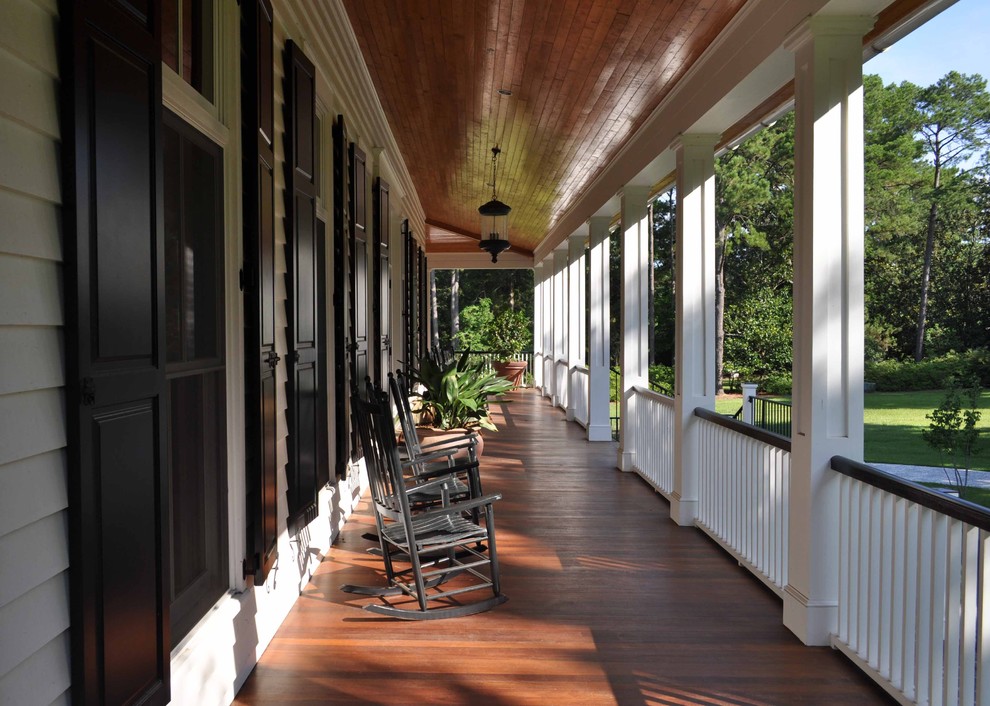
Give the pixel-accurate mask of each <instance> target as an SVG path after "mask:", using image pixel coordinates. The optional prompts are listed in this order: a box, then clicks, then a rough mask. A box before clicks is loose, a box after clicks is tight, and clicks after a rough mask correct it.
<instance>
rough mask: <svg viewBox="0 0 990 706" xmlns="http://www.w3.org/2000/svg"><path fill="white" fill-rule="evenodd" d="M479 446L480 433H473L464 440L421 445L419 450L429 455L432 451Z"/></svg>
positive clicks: (446, 440)
mask: <svg viewBox="0 0 990 706" xmlns="http://www.w3.org/2000/svg"><path fill="white" fill-rule="evenodd" d="M477 445H478V433H477V432H471V433H470V434H468V435H467V436H465V437H464V438H462V439H441V440H440V441H431V442H429V443H426V444H420V445H419V448H420V449H422V450H423V451H424V452H427V453H429V452H430V450H431V449H441V448H445V449H460V448H465V447H469V446H470V447H473V446H477Z"/></svg>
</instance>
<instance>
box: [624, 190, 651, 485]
mask: <svg viewBox="0 0 990 706" xmlns="http://www.w3.org/2000/svg"><path fill="white" fill-rule="evenodd" d="M649 195H650V189H649V187H646V186H629V185H627V186H625V187H623V189H622V206H621V210H620V226H619V227H620V229H621V233H622V235H621V237H622V338H621V341H622V353H621V361H622V383H621V384H622V395H621V403H620V404H621V409H620V412H619V414H620V418H621V422H620V424H621V427H620V432H619V458H618V461H617V463H618V467H619V469H620V470H623V471H631V470H632V469H633V464H634V463H635V460H636V440H635V439H634V438H633V436H632V434H630V433H629V431H630V427H631V425H630V424H628V423H627V420H629V419H632V415H634V414H636V413H637V410H636V401H635V399H633V396H632V389H633V387H635V386H637V385H642V386H645V385H647V381H648V377H647V376H648V357H649V341H648V338H649V335H648V331H649V329H648V327H647V312H648V310H649V308H648V299H647V298H648V297H649V295H650V291H649V287H650V277H649V268H650V266H651V263H650V258H649V247H648V243H649V241H648V240H647V239H648V238H649V237H650V224H649V219H648V218H647V209H646V206H647V201H648V199H649Z"/></svg>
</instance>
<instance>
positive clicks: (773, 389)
mask: <svg viewBox="0 0 990 706" xmlns="http://www.w3.org/2000/svg"><path fill="white" fill-rule="evenodd" d="M793 384H794V381H793V379H792V377H791V374H790V373H770V374H769V375H765V376H764V377H763V379H762V380H760V391H761V392H765V393H767V394H769V395H787V396H790V394H791V387H792V386H793Z"/></svg>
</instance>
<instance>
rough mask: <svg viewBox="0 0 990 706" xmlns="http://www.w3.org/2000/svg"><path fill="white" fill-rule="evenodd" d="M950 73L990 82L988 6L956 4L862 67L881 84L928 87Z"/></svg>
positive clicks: (977, 0)
mask: <svg viewBox="0 0 990 706" xmlns="http://www.w3.org/2000/svg"><path fill="white" fill-rule="evenodd" d="M951 70H956V71H959V72H960V73H964V74H980V75H981V76H983V78H985V79H988V80H990V2H987V0H959V2H957V3H956V4H955V5H952V6H951V7H949V8H948V9H947V10H945V11H943V12H942V13H941V14H939V15H938V16H937V17H935V19H933V20H930V21H929V22H927V23H926V24H924V25H922V26H921V28H919V29H917V30H915V31H914V32H912V33H911V34H909V35H908V36H907V37H905V38H904V39H902V40H901V41H899V42H897V44H895V45H894V46H892V47H891V48H890V49H888V50H887V51H885V52H884V53H883V54H880V55H879V56H877V57H875V58H873V59H870V60H869V61H868V62H866V64H865V65H864V66H863V72H864V73H870V74H879V75H880V77H881V78H883V81H884V83H900V82H901V81H910V82H911V83H915V84H918V85H919V86H929V85H931V84H933V83H935V82H936V81H937V80H938V79H940V78H942V77H943V76H944V75H945V74H947V73H948V72H949V71H951Z"/></svg>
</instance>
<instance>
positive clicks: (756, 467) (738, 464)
mask: <svg viewBox="0 0 990 706" xmlns="http://www.w3.org/2000/svg"><path fill="white" fill-rule="evenodd" d="M695 415H696V416H698V417H699V419H698V420H697V421H698V422H699V424H700V425H701V438H700V451H701V468H700V477H699V488H698V498H699V502H698V518H697V520H696V524H697V525H698V527H700V528H701V529H702V530H703V531H705V532H706V533H707V534H708V535H710V536H711V537H712V538H713V539H715V541H717V542H718V543H719V544H721V545H722V547H723V548H725V549H726V550H727V551H728V552H729V553H730V554H732V555H733V556H734V557H736V559H737V560H739V562H740V563H742V564H743V565H744V566H746V568H748V569H749V570H750V571H751V572H753V574H755V575H756V576H757V577H759V578H760V579H761V580H762V581H763V582H764V583H766V584H767V585H768V586H769V587H770V588H771V589H773V590H774V591H775V592H776V593H777V594H778V595H781V596H782V595H783V589H784V586H786V585H787V534H788V532H787V513H788V491H789V488H790V474H791V452H790V440H789V439H786V438H784V437H781V436H778V435H777V434H772V433H770V432H767V431H764V430H762V429H758V428H756V427H753V426H751V425H749V424H743V423H742V422H737V421H735V420H733V419H729V418H726V417H722V416H721V415H718V414H715V412H712V411H710V410H702V409H698V410H696V411H695Z"/></svg>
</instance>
